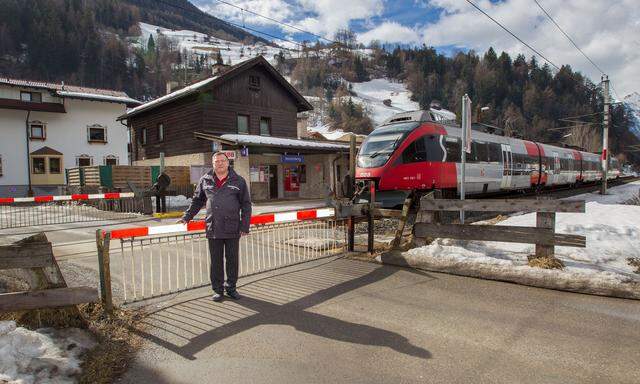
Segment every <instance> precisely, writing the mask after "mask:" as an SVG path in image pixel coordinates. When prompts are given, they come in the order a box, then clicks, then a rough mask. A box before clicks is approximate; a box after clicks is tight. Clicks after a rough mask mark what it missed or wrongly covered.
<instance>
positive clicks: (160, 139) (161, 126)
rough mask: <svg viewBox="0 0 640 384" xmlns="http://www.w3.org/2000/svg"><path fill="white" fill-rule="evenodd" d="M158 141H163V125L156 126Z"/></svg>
mask: <svg viewBox="0 0 640 384" xmlns="http://www.w3.org/2000/svg"><path fill="white" fill-rule="evenodd" d="M158 141H164V124H162V123H160V124H158Z"/></svg>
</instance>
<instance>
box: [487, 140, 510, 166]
mask: <svg viewBox="0 0 640 384" xmlns="http://www.w3.org/2000/svg"><path fill="white" fill-rule="evenodd" d="M514 156H515V155H514ZM501 161H502V146H501V145H500V144H498V143H489V162H491V163H500V162H501Z"/></svg>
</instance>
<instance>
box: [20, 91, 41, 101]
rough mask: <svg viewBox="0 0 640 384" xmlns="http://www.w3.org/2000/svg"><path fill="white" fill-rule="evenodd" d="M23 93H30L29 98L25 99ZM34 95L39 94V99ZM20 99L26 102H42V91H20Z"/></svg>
mask: <svg viewBox="0 0 640 384" xmlns="http://www.w3.org/2000/svg"><path fill="white" fill-rule="evenodd" d="M23 95H29V100H25V99H24V98H23ZM34 96H37V99H38V100H34ZM20 101H22V102H24V103H42V92H29V91H20Z"/></svg>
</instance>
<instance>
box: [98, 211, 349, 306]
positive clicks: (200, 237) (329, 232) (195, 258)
mask: <svg viewBox="0 0 640 384" xmlns="http://www.w3.org/2000/svg"><path fill="white" fill-rule="evenodd" d="M204 229H205V226H204V222H203V221H191V222H190V223H188V224H175V225H164V226H155V227H131V228H124V229H114V230H110V231H103V230H98V231H97V233H96V240H97V248H98V258H99V264H100V280H101V295H102V298H103V301H105V302H107V303H109V306H110V305H111V304H110V303H111V302H113V301H115V302H120V303H133V302H137V301H141V300H146V299H150V298H154V297H159V296H163V295H167V294H171V293H177V292H182V291H185V290H189V289H193V288H197V287H202V286H207V285H209V284H210V276H209V270H210V258H209V250H208V239H207V238H206V235H205V231H204ZM346 240H347V239H346V223H345V221H344V220H341V219H336V218H335V217H334V209H333V208H322V209H312V210H304V211H293V212H280V213H272V214H261V215H256V216H253V217H252V218H251V228H250V232H249V234H248V235H246V236H243V237H241V238H240V247H239V263H238V264H239V277H246V276H250V275H254V274H257V273H262V272H266V271H270V270H275V269H279V268H283V267H286V266H291V265H295V264H299V263H304V262H307V261H311V260H317V259H321V258H325V257H330V256H333V255H337V254H340V253H342V252H344V251H345V250H346ZM112 285H113V289H112Z"/></svg>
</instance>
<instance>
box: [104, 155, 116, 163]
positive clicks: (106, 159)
mask: <svg viewBox="0 0 640 384" xmlns="http://www.w3.org/2000/svg"><path fill="white" fill-rule="evenodd" d="M110 160H113V161H115V164H108V163H107V162H108V161H110ZM119 162H120V159H119V158H118V156H115V155H107V156H105V157H104V159H103V163H104V165H118V163H119Z"/></svg>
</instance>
